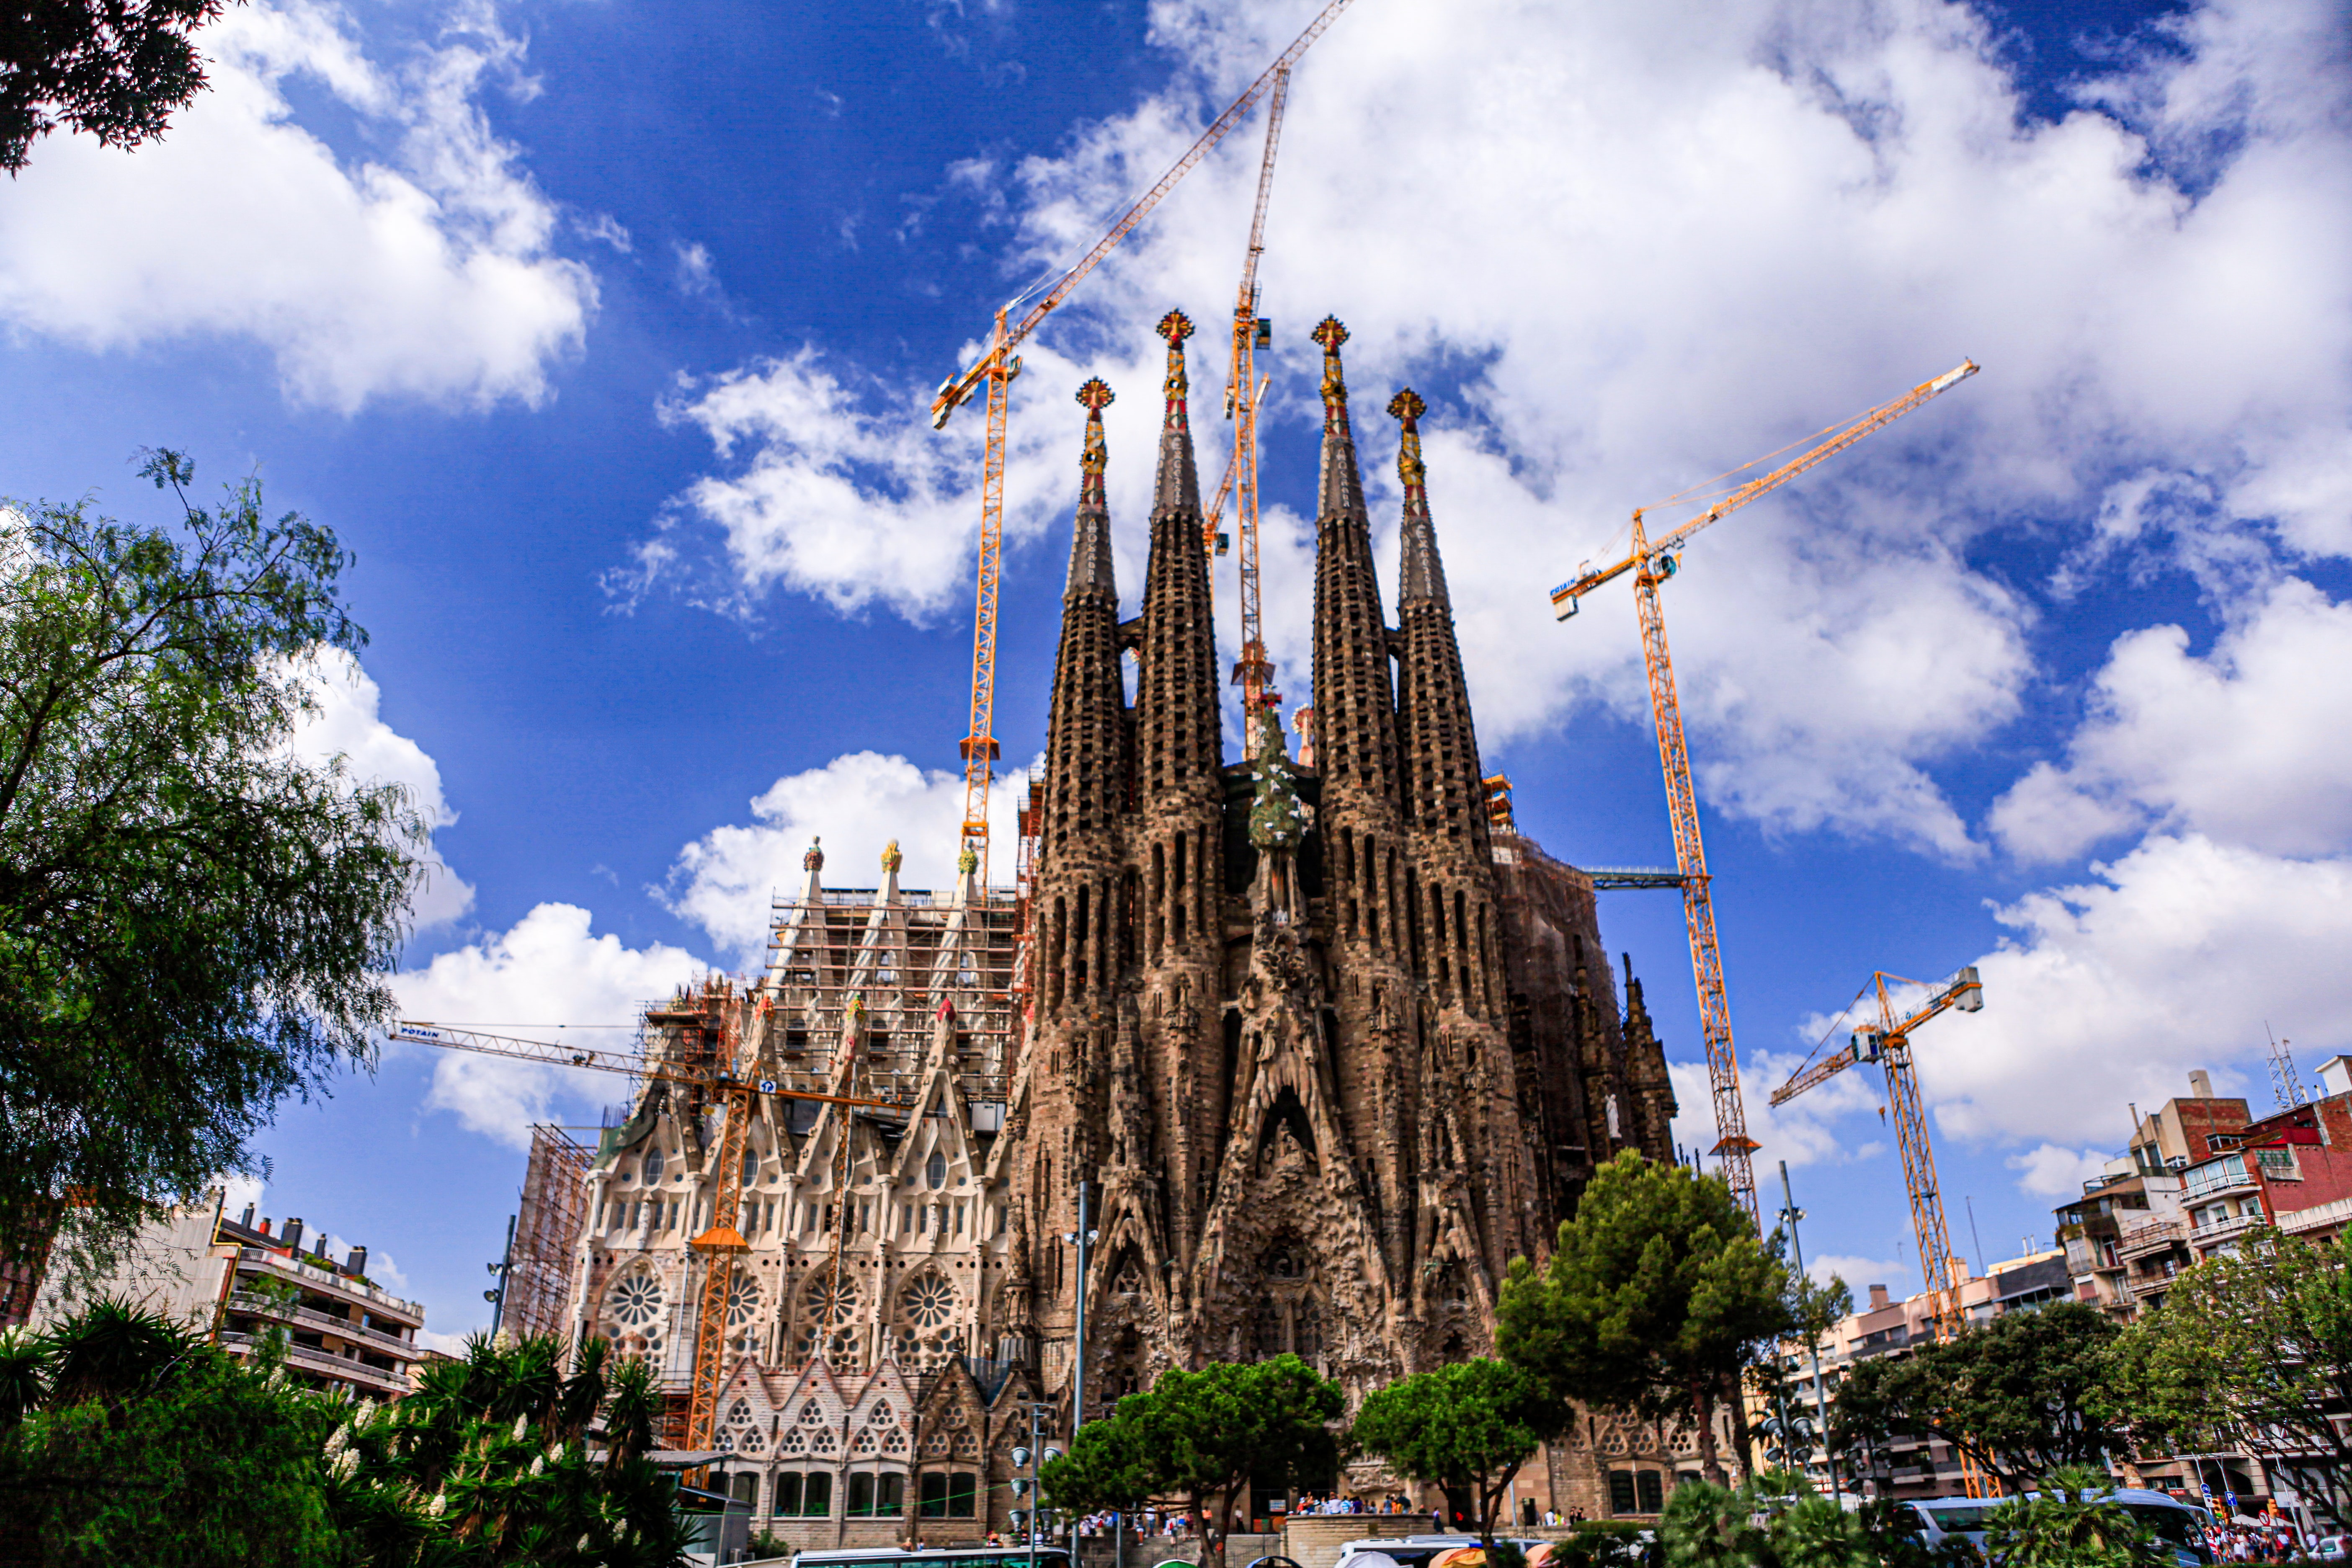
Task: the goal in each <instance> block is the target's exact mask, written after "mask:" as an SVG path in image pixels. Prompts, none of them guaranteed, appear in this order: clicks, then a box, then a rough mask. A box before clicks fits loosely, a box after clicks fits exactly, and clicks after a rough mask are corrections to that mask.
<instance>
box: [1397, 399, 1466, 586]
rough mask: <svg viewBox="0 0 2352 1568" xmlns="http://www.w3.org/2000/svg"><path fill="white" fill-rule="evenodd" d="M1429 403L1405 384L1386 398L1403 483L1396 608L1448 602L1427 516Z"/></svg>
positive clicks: (1434, 528)
mask: <svg viewBox="0 0 2352 1568" xmlns="http://www.w3.org/2000/svg"><path fill="white" fill-rule="evenodd" d="M1428 412H1429V405H1428V404H1426V403H1424V402H1423V401H1422V397H1421V394H1419V393H1417V392H1415V391H1414V390H1413V389H1412V388H1411V387H1409V386H1408V387H1406V388H1405V389H1404V390H1403V391H1402V392H1400V393H1398V394H1397V395H1395V396H1394V397H1391V398H1390V399H1389V415H1390V416H1391V418H1394V419H1396V420H1398V421H1399V422H1401V423H1402V426H1404V428H1403V429H1402V431H1400V432H1399V440H1398V442H1397V479H1398V481H1399V482H1400V483H1401V484H1402V485H1403V486H1404V563H1403V569H1402V571H1401V572H1399V573H1398V574H1397V607H1398V608H1400V609H1402V608H1403V607H1404V606H1405V605H1410V604H1412V603H1413V602H1415V601H1416V600H1423V599H1428V600H1434V601H1435V602H1436V603H1438V604H1440V605H1449V604H1450V603H1451V600H1450V599H1449V598H1448V596H1447V595H1446V592H1445V567H1444V563H1441V562H1440V561H1439V560H1438V557H1437V526H1436V524H1435V523H1433V522H1432V521H1430V517H1429V470H1428V468H1425V467H1424V466H1423V463H1422V460H1421V416H1423V415H1424V414H1426V413H1428Z"/></svg>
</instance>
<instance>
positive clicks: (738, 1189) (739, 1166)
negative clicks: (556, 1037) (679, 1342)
mask: <svg viewBox="0 0 2352 1568" xmlns="http://www.w3.org/2000/svg"><path fill="white" fill-rule="evenodd" d="M747 1010H748V1011H749V1013H750V1016H751V1018H752V1019H753V1020H754V1021H755V1022H764V1019H765V1011H764V1009H761V1008H756V1007H751V1005H750V1003H749V1000H748V998H745V997H743V996H741V995H740V994H738V993H737V992H736V990H735V988H734V986H733V985H732V984H730V983H728V982H725V981H712V982H707V983H705V984H703V985H701V986H700V987H698V988H697V989H695V990H692V991H688V992H687V993H685V994H682V995H680V996H679V997H677V999H676V1000H675V1001H674V1002H672V1003H671V1004H670V1005H666V1006H660V1007H653V1008H648V1009H647V1010H646V1022H647V1023H648V1024H653V1025H656V1026H664V1027H674V1028H677V1030H678V1031H679V1047H680V1048H679V1050H678V1051H677V1053H676V1054H675V1055H674V1056H672V1057H671V1058H668V1059H667V1060H663V1061H657V1062H648V1061H646V1060H643V1059H642V1058H638V1057H637V1056H635V1055H634V1054H632V1053H628V1052H622V1051H611V1050H604V1049H601V1048H598V1047H588V1046H575V1045H572V1044H569V1043H565V1044H555V1043H552V1042H550V1041H545V1040H530V1039H523V1038H520V1037H515V1036H512V1035H494V1034H488V1033H486V1032H484V1031H482V1030H479V1029H465V1028H457V1027H454V1026H450V1025H446V1024H435V1023H428V1022H422V1021H416V1020H409V1021H404V1022H403V1023H402V1024H401V1025H400V1026H399V1027H398V1028H396V1029H394V1030H393V1031H392V1038H394V1039H395V1040H405V1041H408V1042H410V1043H412V1044H415V1045H420V1046H435V1047H439V1048H440V1049H442V1050H448V1051H470V1052H473V1053H475V1054H477V1055H480V1056H492V1057H509V1058H514V1059H516V1060H519V1061H527V1062H540V1063H543V1064H544V1065H546V1066H549V1067H565V1068H590V1069H592V1070H593V1071H597V1072H611V1073H620V1074H623V1075H625V1076H626V1077H629V1078H637V1079H657V1080H659V1081H662V1082H665V1083H676V1084H682V1085H685V1086H686V1087H688V1088H689V1089H698V1090H700V1091H702V1092H703V1093H705V1094H709V1095H711V1096H714V1097H716V1098H718V1099H719V1100H721V1101H722V1102H723V1104H724V1106H725V1110H726V1117H725V1121H724V1122H723V1123H722V1126H721V1130H720V1132H719V1166H718V1170H717V1172H716V1179H715V1181H714V1183H713V1184H712V1188H711V1195H710V1217H709V1224H708V1225H706V1226H704V1227H703V1229H702V1231H701V1232H700V1234H698V1235H697V1236H696V1237H693V1239H692V1240H691V1241H689V1242H688V1246H689V1247H693V1248H694V1249H695V1250H696V1251H697V1252H699V1253H700V1254H702V1256H703V1260H704V1261H703V1276H702V1303H701V1307H700V1310H699V1311H698V1314H697V1316H696V1318H695V1335H694V1366H693V1372H692V1373H691V1375H690V1377H689V1380H688V1384H687V1390H688V1392H687V1416H686V1447H688V1449H689V1450H693V1451H698V1452H700V1451H707V1450H708V1449H709V1447H710V1444H711V1440H712V1438H713V1437H714V1436H716V1435H717V1431H718V1414H719V1384H720V1382H721V1381H722V1380H723V1379H724V1377H725V1368H724V1367H723V1366H722V1364H721V1363H720V1350H721V1347H722V1344H723V1342H724V1340H725V1337H726V1331H727V1296H728V1292H729V1291H730V1290H731V1289H734V1285H735V1269H736V1260H737V1259H738V1258H740V1257H741V1256H742V1255H743V1254H744V1253H745V1252H748V1251H749V1250H750V1249H751V1244H750V1243H749V1242H747V1241H745V1240H744V1239H743V1234H742V1232H741V1231H740V1230H739V1229H738V1228H737V1226H736V1221H737V1219H738V1218H740V1215H741V1212H742V1198H743V1140H744V1137H745V1135H746V1133H747V1132H748V1131H750V1128H751V1100H752V1097H753V1096H754V1095H764V1096H772V1097H774V1098H776V1099H779V1100H821V1101H823V1102H824V1103H825V1104H828V1105H837V1106H840V1107H842V1108H843V1109H844V1110H851V1109H856V1108H860V1107H863V1108H870V1109H874V1110H897V1111H898V1112H899V1113H900V1114H902V1115H903V1114H904V1113H905V1110H906V1107H905V1106H904V1105H902V1104H900V1103H899V1102H898V1101H897V1100H875V1099H866V1098H861V1097H858V1096H855V1095H840V1094H827V1093H824V1092H823V1091H822V1090H819V1089H808V1088H803V1087H795V1086H794V1084H793V1079H802V1080H804V1081H806V1080H813V1079H814V1075H813V1074H793V1075H789V1076H787V1077H781V1078H760V1079H754V1078H752V1077H751V1076H750V1074H751V1069H752V1068H753V1067H754V1065H755V1064H756V1061H757V1058H758V1056H759V1051H758V1048H757V1046H756V1044H755V1045H754V1046H753V1047H752V1048H751V1050H749V1051H746V1050H745V1049H744V1048H743V1047H744V1044H745V1041H744V1030H743V1028H742V1020H743V1017H744V1016H745V1014H746V1012H747ZM842 1145H843V1147H844V1148H846V1147H847V1146H848V1134H847V1130H846V1129H844V1131H843V1137H842ZM846 1206H847V1205H844V1207H845V1208H846ZM845 1223H846V1220H845ZM838 1272H839V1263H838V1248H837V1247H836V1262H835V1275H836V1279H835V1290H836V1291H838V1289H839V1288H840V1287H839V1280H838Z"/></svg>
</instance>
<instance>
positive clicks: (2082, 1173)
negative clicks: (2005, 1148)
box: [2008, 1143, 2113, 1198]
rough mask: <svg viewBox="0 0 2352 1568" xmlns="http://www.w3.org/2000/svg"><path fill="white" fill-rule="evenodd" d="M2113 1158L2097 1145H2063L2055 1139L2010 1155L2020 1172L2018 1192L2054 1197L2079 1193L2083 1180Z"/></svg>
mask: <svg viewBox="0 0 2352 1568" xmlns="http://www.w3.org/2000/svg"><path fill="white" fill-rule="evenodd" d="M2112 1158H2113V1156H2112V1155H2109V1154H2105V1153H2103V1152H2100V1151H2098V1150H2096V1149H2064V1148H2061V1147H2059V1146H2058V1145H2057V1144H2055V1143H2041V1144H2037V1145H2035V1146H2034V1147H2033V1148H2032V1149H2029V1150H2027V1151H2026V1152H2024V1153H2022V1154H2012V1155H2011V1156H2010V1157H2009V1160H2008V1164H2009V1168H2010V1169H2011V1170H2012V1171H2015V1172H2017V1173H2018V1177H2017V1190H2018V1191H2019V1192H2021V1193H2035V1194H2040V1195H2042V1196H2043V1197H2052V1198H2059V1197H2079V1196H2080V1195H2081V1194H2082V1191H2083V1184H2084V1182H2086V1181H2089V1180H2091V1179H2092V1178H2094V1177H2095V1176H2097V1175H2098V1174H2099V1173H2101V1172H2103V1171H2104V1170H2105V1168H2106V1164H2107V1162H2108V1161H2109V1160H2110V1159H2112Z"/></svg>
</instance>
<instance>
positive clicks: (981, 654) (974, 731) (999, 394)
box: [931, 0, 1353, 881]
mask: <svg viewBox="0 0 2352 1568" xmlns="http://www.w3.org/2000/svg"><path fill="white" fill-rule="evenodd" d="M1352 3H1353V0H1328V4H1327V5H1324V7H1323V9H1322V10H1321V11H1320V12H1318V13H1317V15H1316V17H1315V19H1314V20H1313V21H1312V22H1309V23H1308V24H1307V30H1306V31H1304V32H1302V33H1300V34H1299V35H1298V37H1297V38H1296V39H1294V40H1293V41H1292V42H1291V45H1290V47H1288V48H1286V49H1285V50H1283V51H1282V54H1281V55H1280V56H1279V57H1278V58H1276V60H1275V62H1274V64H1272V65H1271V66H1268V67H1267V68H1266V69H1265V73H1264V74H1263V75H1261V76H1260V77H1259V78H1258V79H1257V80H1255V81H1254V82H1252V83H1251V84H1250V86H1249V89H1248V90H1247V91H1245V92H1244V93H1243V94H1242V95H1241V96H1240V97H1239V98H1237V99H1235V100H1234V101H1233V102H1232V104H1231V105H1229V106H1228V107H1227V108H1226V110H1225V111H1224V112H1223V114H1220V115H1218V116H1217V118H1216V119H1215V120H1214V121H1211V122H1210V125H1209V128H1208V129H1207V130H1206V131H1203V132H1201V136H1200V140H1198V141H1196V142H1193V143H1192V146H1191V147H1190V148H1189V149H1187V150H1186V152H1185V153H1184V155H1183V156H1182V157H1181V158H1179V159H1177V160H1176V162H1175V163H1172V164H1171V165H1170V166H1169V169H1168V172H1167V173H1166V174H1162V175H1160V179H1159V182H1158V183H1157V184H1154V185H1153V186H1152V187H1151V188H1150V190H1148V191H1146V192H1144V193H1143V195H1140V196H1139V197H1137V198H1136V200H1135V203H1134V205H1132V206H1129V208H1128V209H1127V211H1126V212H1125V213H1123V214H1121V215H1120V216H1119V219H1118V222H1117V223H1114V224H1112V225H1111V226H1110V228H1109V229H1108V231H1107V232H1106V233H1105V234H1104V235H1103V237H1101V238H1100V239H1098V240H1097V241H1095V243H1094V247H1093V248H1091V249H1089V250H1088V251H1087V253H1086V254H1085V255H1084V256H1081V257H1080V258H1078V259H1077V260H1076V262H1074V263H1072V264H1071V265H1070V266H1069V267H1068V268H1066V269H1065V270H1064V271H1063V272H1062V273H1060V274H1059V275H1058V276H1057V277H1055V278H1054V279H1052V280H1051V281H1050V282H1045V281H1042V280H1041V281H1040V282H1038V283H1036V284H1033V285H1031V286H1030V287H1029V288H1028V289H1024V291H1022V292H1021V293H1019V294H1017V295H1015V296H1013V298H1012V299H1011V300H1006V301H1005V302H1004V304H1003V305H1002V306H1000V307H999V308H998V310H997V312H996V321H995V325H994V327H993V329H992V331H991V333H990V335H989V341H988V349H987V352H985V353H982V355H981V356H980V358H979V359H978V360H976V361H975V362H973V363H972V364H971V367H970V368H969V369H967V370H965V371H964V373H963V374H961V375H951V376H950V377H948V378H947V379H946V380H945V381H943V382H941V383H940V389H939V391H938V393H937V394H935V395H933V396H932V398H931V427H932V428H933V429H935V430H936V429H941V428H944V427H945V426H946V425H947V422H948V417H949V416H950V415H952V414H953V413H954V412H955V411H956V410H957V409H958V408H961V407H962V406H963V405H965V404H966V403H969V402H971V398H972V395H973V394H975V393H977V392H978V391H979V390H980V389H981V388H982V386H983V385H985V386H986V387H987V389H988V431H987V434H986V436H985V437H984V438H983V441H982V453H981V465H980V567H979V573H978V580H977V586H976V589H975V593H974V597H973V606H972V631H971V721H970V725H969V728H968V729H967V731H966V732H965V735H964V738H963V740H962V742H961V752H962V754H963V773H964V790H963V847H964V848H965V849H966V850H967V851H970V852H971V853H972V854H973V855H975V856H977V857H978V858H979V862H980V872H981V876H982V880H983V881H985V880H986V878H987V874H988V790H989V784H990V783H991V782H992V779H993V777H994V774H995V765H996V759H997V754H998V747H997V743H996V600H997V589H998V586H999V584H1000V582H1001V580H1002V575H1003V555H1004V430H1005V420H1006V416H1007V412H1008V410H1007V400H1008V397H1009V394H1010V391H1011V388H1012V385H1013V377H1015V376H1017V375H1019V374H1021V360H1020V356H1019V355H1018V354H1016V353H1014V352H1013V351H1014V350H1016V349H1018V348H1019V347H1020V346H1021V345H1022V343H1024V342H1026V341H1027V340H1028V337H1029V334H1030V333H1032V332H1034V331H1036V330H1037V328H1038V327H1039V325H1040V324H1042V323H1043V322H1044V321H1045V318H1046V317H1047V316H1048V315H1051V314H1052V313H1053V312H1054V310H1055V309H1056V308H1057V307H1058V306H1060V304H1061V303H1062V301H1063V300H1066V299H1068V298H1069V297H1070V291H1071V290H1072V289H1076V287H1077V286H1078V285H1079V283H1081V282H1082V281H1084V280H1085V279H1086V276H1087V274H1088V273H1089V272H1092V271H1093V270H1094V269H1095V268H1097V267H1098V266H1100V265H1101V264H1102V260H1103V258H1105V257H1107V256H1108V255H1109V254H1110V253H1111V252H1112V251H1113V250H1115V249H1117V248H1118V245H1119V242H1120V241H1122V240H1124V239H1125V238H1126V237H1128V236H1129V234H1130V233H1132V232H1134V229H1135V226H1136V225H1138V224H1139V223H1141V222H1142V221H1143V219H1144V216H1146V215H1147V214H1149V213H1150V211H1151V209H1152V208H1153V207H1156V206H1158V205H1160V198H1161V197H1163V196H1165V195H1167V194H1168V193H1169V192H1170V191H1172V190H1174V189H1175V188H1176V183H1177V182H1178V181H1179V180H1181V179H1182V178H1183V177H1184V176H1185V175H1186V174H1191V173H1192V166H1193V165H1194V164H1196V163H1199V162H1200V161H1201V160H1202V159H1203V158H1205V157H1207V156H1208V155H1209V153H1210V151H1211V149H1213V148H1214V147H1215V146H1216V144H1217V143H1218V142H1222V141H1223V140H1224V139H1225V135H1226V133H1227V132H1230V131H1232V130H1233V128H1234V126H1236V125H1238V124H1240V123H1241V122H1242V119H1243V117H1244V116H1245V115H1247V114H1248V113H1249V111H1250V110H1251V109H1253V108H1254V107H1255V106H1256V104H1257V101H1258V100H1260V99H1261V98H1264V97H1265V95H1266V93H1267V92H1268V91H1269V90H1271V89H1274V88H1275V87H1276V86H1277V85H1278V84H1283V83H1287V82H1288V80H1289V79H1290V68H1291V67H1292V66H1294V65H1296V64H1297V63H1298V58H1299V57H1300V56H1301V55H1303V54H1305V53H1306V52H1307V46H1309V45H1310V44H1312V43H1314V42H1315V40H1316V39H1318V38H1319V37H1322V36H1323V32H1324V29H1326V28H1327V27H1328V26H1330V25H1331V24H1332V23H1333V22H1334V21H1336V20H1337V19H1338V18H1339V13H1340V12H1342V11H1344V10H1346V9H1347V8H1348V6H1349V5H1350V4H1352ZM1263 201H1264V193H1263V184H1261V191H1260V202H1261V205H1262V204H1263ZM1024 306H1025V307H1026V309H1025V310H1024V309H1023V308H1024ZM1015 310H1022V311H1023V313H1022V314H1021V316H1020V317H1019V318H1018V319H1017V320H1013V319H1012V316H1013V311H1015ZM1008 323H1009V324H1008Z"/></svg>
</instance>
